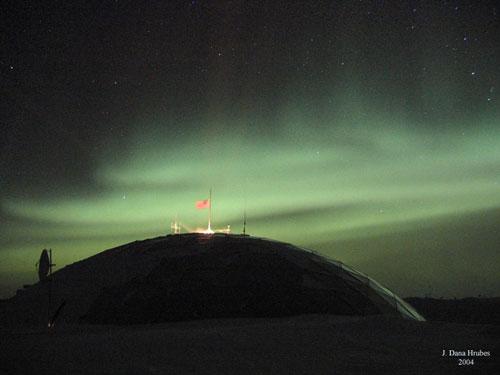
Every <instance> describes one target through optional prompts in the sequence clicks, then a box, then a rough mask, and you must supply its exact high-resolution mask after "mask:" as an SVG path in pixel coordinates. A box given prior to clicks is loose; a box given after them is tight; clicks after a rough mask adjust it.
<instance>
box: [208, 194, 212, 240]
mask: <svg viewBox="0 0 500 375" xmlns="http://www.w3.org/2000/svg"><path fill="white" fill-rule="evenodd" d="M211 221H212V188H210V192H209V198H208V230H209V231H210V230H212V228H211V226H210V224H211Z"/></svg>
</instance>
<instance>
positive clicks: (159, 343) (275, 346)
mask: <svg viewBox="0 0 500 375" xmlns="http://www.w3.org/2000/svg"><path fill="white" fill-rule="evenodd" d="M0 347H1V348H2V350H1V351H0V373H6V374H10V373H22V374H31V373H33V374H48V373H50V374H58V373H59V374H232V375H233V374H329V375H330V374H453V373H459V374H461V373H464V371H465V372H467V373H469V372H470V371H472V372H473V373H480V374H498V373H499V372H498V370H499V369H500V357H499V355H500V351H499V349H500V327H499V326H491V325H490V326H487V325H461V324H448V323H436V322H417V321H411V320H401V319H394V318H391V317H380V316H378V317H377V316H372V317H364V318H363V317H339V316H331V315H330V316H328V315H304V316H297V317H288V318H276V319H231V320H202V321H191V322H179V323H165V324H157V325H138V326H94V325H66V326H57V327H55V329H54V330H53V331H52V332H50V333H49V332H48V331H47V330H43V329H41V328H5V327H4V328H0ZM469 349H471V350H474V351H479V350H482V351H483V352H485V351H488V352H489V353H490V356H489V357H467V359H473V360H474V364H473V365H466V366H460V365H459V358H458V357H442V353H443V350H446V351H448V350H455V351H467V350H469ZM460 358H464V357H460ZM465 367H468V369H467V368H465Z"/></svg>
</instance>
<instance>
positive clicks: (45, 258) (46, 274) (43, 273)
mask: <svg viewBox="0 0 500 375" xmlns="http://www.w3.org/2000/svg"><path fill="white" fill-rule="evenodd" d="M37 266H38V278H39V279H40V282H44V281H48V282H49V295H48V297H49V301H48V302H49V303H48V309H47V320H48V321H49V328H51V327H52V326H53V325H54V324H53V322H54V321H55V318H56V317H57V315H58V313H59V310H60V309H61V307H60V308H59V309H58V311H57V312H56V316H55V318H54V319H50V305H51V302H52V278H51V277H50V276H52V267H53V266H55V264H54V263H52V249H49V250H47V249H43V250H42V253H41V254H40V260H39V261H38V263H37Z"/></svg>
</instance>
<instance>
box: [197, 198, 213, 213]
mask: <svg viewBox="0 0 500 375" xmlns="http://www.w3.org/2000/svg"><path fill="white" fill-rule="evenodd" d="M208 207H210V199H204V200H202V201H196V208H197V209H199V210H201V209H203V208H208Z"/></svg>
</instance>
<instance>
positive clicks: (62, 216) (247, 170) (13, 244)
mask: <svg viewBox="0 0 500 375" xmlns="http://www.w3.org/2000/svg"><path fill="white" fill-rule="evenodd" d="M367 118H369V120H365V121H363V120H362V118H361V117H360V119H359V121H356V122H348V121H342V119H335V118H333V117H332V118H331V119H330V121H331V122H334V123H335V124H336V126H335V127H329V126H328V123H327V120H325V122H324V123H317V124H315V126H312V127H311V123H312V122H314V121H317V120H315V119H314V118H306V117H302V118H295V119H290V118H289V117H287V118H286V119H285V120H283V123H282V124H280V126H279V129H281V130H280V131H279V132H276V133H275V134H254V133H252V132H250V131H249V130H248V128H247V127H246V126H245V125H246V124H245V123H242V124H241V125H240V126H238V127H234V126H233V127H231V126H229V125H225V124H222V125H221V124H217V125H215V124H214V125H210V124H209V125H207V126H204V127H203V126H200V127H198V128H196V127H193V126H189V128H190V129H193V128H194V129H197V130H196V132H197V133H198V136H196V135H195V134H187V135H184V136H182V135H180V136H176V137H173V138H172V137H171V136H169V135H168V134H165V133H161V131H159V130H158V129H160V128H159V127H158V126H152V127H149V129H150V130H145V129H148V127H147V126H142V127H140V128H138V130H137V132H136V133H135V134H134V135H133V136H131V138H130V140H129V146H128V148H127V152H125V153H124V152H120V151H119V150H117V149H113V147H110V149H109V153H107V154H106V155H100V157H99V159H98V165H99V167H98V168H97V169H96V172H95V184H96V186H99V187H100V189H99V191H97V192H93V193H91V194H82V195H81V196H76V197H72V196H68V197H66V196H65V195H64V194H60V195H58V196H55V197H52V198H50V199H38V200H27V199H24V198H23V199H19V200H16V199H4V200H2V207H3V209H4V210H5V211H6V212H7V213H9V214H10V215H12V217H16V218H22V219H23V220H24V221H22V222H21V224H20V223H18V222H11V223H8V225H9V228H8V230H7V231H5V233H6V238H5V239H4V241H3V242H4V244H3V245H4V247H5V250H4V252H3V262H2V263H1V264H0V274H1V278H2V280H1V281H2V285H7V286H8V288H6V290H7V291H8V290H9V289H10V290H11V289H12V288H13V287H14V285H12V283H10V282H9V281H10V280H9V279H10V277H11V276H10V275H12V274H13V273H16V274H22V275H23V277H24V281H26V282H28V281H33V280H34V279H35V268H34V263H35V262H36V260H37V256H38V254H39V251H40V250H41V248H43V247H51V248H52V249H54V253H55V257H56V263H57V266H58V267H61V266H63V265H65V264H68V263H71V262H74V261H76V260H79V259H82V258H85V257H88V256H90V255H92V254H95V253H96V252H99V251H101V250H103V249H105V248H108V247H111V246H116V245H120V244H122V243H125V242H127V241H133V240H136V239H143V238H146V237H152V236H159V235H164V234H167V233H170V223H171V221H172V220H174V218H175V217H176V216H177V218H178V220H179V221H180V222H181V223H182V224H183V225H185V226H186V227H187V228H196V227H203V226H206V217H207V216H206V213H207V212H206V210H204V211H200V210H196V209H195V207H194V203H195V201H196V200H198V199H204V198H207V195H208V189H209V187H213V191H214V194H213V222H214V226H215V227H216V228H224V227H226V225H231V228H232V231H233V233H240V232H241V231H242V221H243V212H244V207H245V206H246V210H247V215H248V232H249V233H250V234H251V235H256V236H263V237H269V238H274V239H278V240H283V241H288V242H292V243H294V244H299V245H303V246H306V247H309V248H312V249H315V250H318V251H320V252H322V253H324V254H326V255H328V256H331V257H334V258H338V259H341V260H342V261H344V262H346V263H347V264H351V265H353V266H357V267H360V268H361V269H362V270H363V271H366V272H368V273H370V274H371V275H374V276H377V277H378V278H379V279H380V280H381V281H382V282H386V283H387V284H389V285H390V284H393V287H395V289H397V291H398V292H402V293H403V294H405V295H408V294H418V293H420V294H422V292H426V293H444V294H454V295H456V294H458V295H461V294H463V295H469V294H471V293H477V290H479V286H478V284H474V283H467V284H466V287H463V288H460V289H459V290H460V291H457V289H456V288H455V287H454V285H456V284H455V282H457V283H463V281H461V280H463V279H467V278H468V277H470V274H471V273H473V272H475V269H472V268H470V267H468V265H470V262H471V260H474V259H476V257H479V256H480V257H482V258H481V260H477V259H476V260H475V263H477V262H479V263H480V268H479V269H480V270H481V277H480V278H479V281H480V282H481V288H482V289H481V290H482V293H483V294H484V293H490V294H494V293H498V292H499V291H500V281H499V280H498V277H497V271H498V270H497V267H496V266H493V264H494V263H496V264H498V263H499V260H500V259H499V257H500V256H499V255H498V252H496V251H495V250H496V248H495V247H496V246H497V244H493V243H492V244H490V245H489V246H492V247H491V248H489V249H488V248H486V249H477V250H474V251H472V252H469V251H467V252H465V251H464V249H463V246H461V245H460V244H462V245H463V238H467V237H469V236H470V235H471V233H467V232H463V231H460V230H459V229H460V228H459V226H460V225H461V223H462V224H463V221H464V220H465V221H467V220H473V219H468V218H470V217H473V216H474V215H478V214H482V213H485V212H486V213H488V212H496V214H495V215H496V216H495V218H496V219H498V217H499V216H498V210H497V209H498V207H500V173H498V166H499V165H500V137H499V136H498V135H499V133H498V131H497V129H498V122H495V121H484V122H483V123H482V124H481V126H477V127H476V128H475V130H471V128H470V127H466V126H463V127H460V126H455V127H453V128H451V127H446V128H445V130H443V131H441V132H439V131H436V130H435V129H433V130H432V131H431V130H429V131H425V129H424V130H422V129H419V130H418V132H417V131H414V130H412V127H411V126H407V124H405V122H404V119H399V120H398V119H395V118H387V119H382V118H380V116H378V117H377V115H376V114H374V115H373V116H368V117H367ZM154 129H156V130H154ZM234 129H238V131H235V130H234ZM312 129H319V130H312ZM450 129H452V130H450ZM462 129H464V130H462ZM193 138H196V139H197V141H193ZM165 140H167V141H166V142H165ZM495 210H497V211H495ZM490 215H491V213H490ZM492 220H493V221H494V220H495V219H492ZM486 224H487V223H486ZM439 225H441V226H442V225H445V226H446V225H448V226H449V227H450V228H444V229H443V231H441V232H440V231H437V232H436V231H435V229H433V228H436V226H437V227H439ZM452 231H455V234H454V237H455V241H454V243H455V245H457V244H458V247H457V248H450V246H451V244H450V243H447V242H446V241H445V239H447V238H448V237H449V233H448V232H452ZM405 233H406V234H407V235H406V236H405ZM475 233H477V230H476V231H475ZM397 238H399V240H398V241H396V243H394V239H397ZM497 238H498V236H497ZM384 239H385V240H384ZM429 243H430V246H431V248H429ZM455 245H454V246H455ZM478 246H484V243H481V242H479V243H478ZM467 250H469V249H467ZM483 251H486V256H485V255H484V254H483ZM442 254H448V256H449V257H450V258H454V257H459V258H461V259H460V260H458V262H457V259H442ZM381 258H382V259H381ZM433 258H434V259H435V260H436V261H437V260H438V259H439V264H441V267H440V266H436V265H434V266H432V267H431V269H432V272H426V271H425V270H424V269H422V267H424V266H425V265H426V264H427V263H432V262H433V260H432V259H433ZM410 259H411V261H410ZM424 259H425V261H424ZM383 263H388V265H383V266H381V264H383ZM447 263H449V264H454V266H453V267H452V268H453V269H452V271H453V272H455V273H456V274H457V276H458V278H457V280H453V279H450V278H448V276H447V277H446V278H445V280H442V281H438V280H439V279H442V276H443V275H442V273H444V272H449V271H450V270H449V269H448V268H449V264H448V265H447ZM391 264H392V265H394V264H404V265H405V267H404V268H403V267H401V269H399V268H398V267H394V266H390V265H391ZM392 268H394V269H392ZM427 268H428V265H427ZM391 269H392V271H391V272H390V273H386V271H387V270H391ZM428 269H429V268H428ZM422 275H425V277H424V278H422V277H421V276H422ZM459 276H461V277H459ZM417 279H418V280H419V282H418V283H417V284H415V280H417ZM16 281H17V280H16ZM479 281H478V283H479ZM436 283H437V286H434V285H435V284H436ZM485 283H486V285H487V286H488V287H489V288H487V289H486V291H484V284H485ZM435 289H437V291H436V290H435ZM5 292H6V291H4V293H5Z"/></svg>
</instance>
